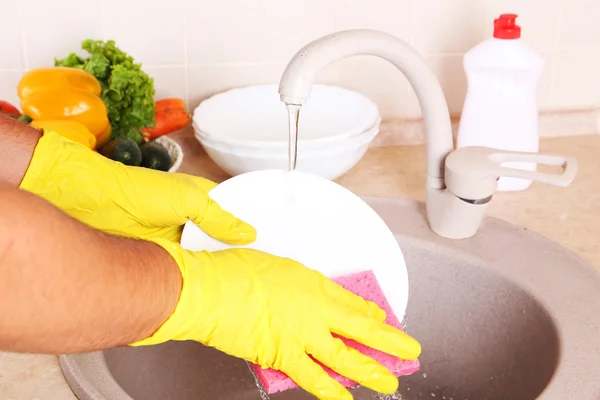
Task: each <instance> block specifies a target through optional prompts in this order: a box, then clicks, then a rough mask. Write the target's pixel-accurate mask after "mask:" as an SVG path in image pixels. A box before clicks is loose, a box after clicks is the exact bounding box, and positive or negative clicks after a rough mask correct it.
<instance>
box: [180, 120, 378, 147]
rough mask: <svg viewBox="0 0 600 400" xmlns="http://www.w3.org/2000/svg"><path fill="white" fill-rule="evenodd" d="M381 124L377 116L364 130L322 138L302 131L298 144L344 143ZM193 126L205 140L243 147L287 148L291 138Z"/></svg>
mask: <svg viewBox="0 0 600 400" xmlns="http://www.w3.org/2000/svg"><path fill="white" fill-rule="evenodd" d="M380 124H381V118H377V120H375V121H374V122H373V124H372V125H371V126H370V127H368V128H367V129H365V130H364V131H362V132H353V133H349V134H346V135H338V136H329V137H324V138H320V139H303V138H302V132H299V133H298V145H304V146H307V145H310V146H323V145H329V144H333V143H336V142H337V143H342V142H345V141H347V140H351V139H354V138H355V137H357V136H360V135H363V134H365V133H367V132H372V131H373V130H374V129H379V125H380ZM192 127H193V129H194V134H195V136H196V137H197V138H202V139H204V140H207V141H210V142H212V143H221V144H227V145H230V146H241V147H249V148H250V147H251V148H261V149H263V148H283V147H285V148H287V147H288V143H289V138H288V137H286V138H285V140H282V141H278V142H275V141H271V142H263V141H259V140H240V139H230V138H225V137H218V136H214V135H210V134H207V133H206V132H203V131H202V130H201V129H199V128H198V127H197V126H196V125H195V124H194V123H192Z"/></svg>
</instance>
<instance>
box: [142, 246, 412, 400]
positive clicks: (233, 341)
mask: <svg viewBox="0 0 600 400" xmlns="http://www.w3.org/2000/svg"><path fill="white" fill-rule="evenodd" d="M153 241H154V242H155V243H157V244H158V245H160V246H162V247H163V248H164V249H166V250H167V251H168V252H169V253H170V254H171V256H172V257H173V258H174V259H175V261H176V262H177V264H178V266H179V268H180V270H181V274H182V277H183V290H182V292H181V295H180V299H179V302H178V304H177V306H176V308H175V311H174V312H173V314H172V315H171V316H170V317H169V319H167V321H165V322H164V323H163V324H162V326H161V327H159V328H158V330H157V331H156V332H155V333H154V334H153V335H152V336H151V337H149V338H147V339H144V340H141V341H139V342H137V343H133V344H132V345H133V346H140V345H151V344H158V343H162V342H165V341H169V340H195V341H198V342H200V343H203V344H205V345H207V346H211V347H214V348H217V349H219V350H221V351H223V352H225V353H227V354H229V355H232V356H235V357H238V358H242V359H245V360H247V361H251V362H253V363H256V364H258V365H260V366H261V367H263V368H274V369H277V370H280V371H282V372H284V373H285V374H286V375H288V376H289V377H290V378H292V379H293V380H294V381H295V382H296V383H297V384H298V385H299V386H301V387H303V388H304V389H305V390H307V391H308V392H310V393H311V394H313V395H314V396H317V397H318V398H319V399H328V400H332V399H352V395H351V394H350V392H348V391H347V390H346V389H344V387H343V386H342V385H341V384H339V383H338V382H336V381H335V380H333V379H332V378H331V377H329V375H328V374H327V373H326V372H325V371H324V370H323V369H322V368H321V367H320V366H319V365H318V364H316V363H315V362H314V361H313V360H311V358H310V357H309V356H308V355H309V354H310V355H311V356H313V357H314V358H315V359H317V360H319V361H320V362H321V363H323V364H324V365H326V366H328V367H330V368H331V369H333V370H334V371H336V372H338V373H339V374H341V375H343V376H346V377H348V378H350V379H352V380H354V381H356V382H358V383H359V384H361V385H363V386H366V387H369V388H371V389H373V390H376V391H379V392H382V393H386V394H391V393H394V392H395V391H396V390H397V386H398V380H397V378H396V377H394V375H393V374H392V373H391V372H390V371H389V370H387V369H386V368H384V367H383V366H381V365H380V364H378V363H377V362H376V361H374V360H373V359H371V358H369V357H367V356H365V355H363V354H362V353H360V352H358V351H357V350H354V349H352V348H349V347H346V346H345V345H344V343H343V342H342V341H341V340H339V339H337V338H334V337H333V336H332V335H331V333H335V334H338V335H340V336H343V337H346V338H351V339H354V340H356V341H358V342H361V343H363V344H366V345H368V346H370V347H372V348H375V349H378V350H381V351H384V352H386V353H389V354H392V355H395V356H398V357H401V358H403V359H408V360H413V359H416V358H417V357H418V356H419V354H420V352H421V346H420V345H419V343H418V342H417V341H416V340H414V339H413V338H411V337H410V336H408V335H407V334H405V333H403V332H402V331H399V330H397V329H395V328H393V327H391V326H389V325H387V324H385V323H384V322H383V321H384V320H385V317H386V315H385V312H384V311H383V310H382V309H380V308H379V307H378V306H377V305H376V304H374V303H372V302H368V301H365V300H364V299H363V298H361V297H359V296H356V295H354V294H353V293H351V292H350V291H347V290H346V289H344V288H342V286H340V285H338V284H336V283H334V282H333V281H331V280H329V279H327V278H326V277H325V276H323V275H322V274H321V273H319V272H317V271H314V270H312V269H309V268H307V267H304V266H303V265H302V264H299V263H298V262H295V261H292V260H290V259H284V258H280V257H276V256H273V255H270V254H267V253H263V252H260V251H258V250H252V249H240V248H235V249H227V250H222V251H216V252H212V253H211V252H206V251H203V252H192V251H188V250H185V249H183V248H182V247H181V246H179V245H178V244H176V243H173V242H169V241H166V240H163V239H160V238H158V239H154V240H153Z"/></svg>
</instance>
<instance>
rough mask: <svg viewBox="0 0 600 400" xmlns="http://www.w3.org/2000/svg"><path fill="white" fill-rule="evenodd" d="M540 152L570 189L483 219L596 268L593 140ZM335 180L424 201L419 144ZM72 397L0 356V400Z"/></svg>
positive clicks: (599, 244) (599, 162) (48, 369)
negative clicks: (562, 162)
mask: <svg viewBox="0 0 600 400" xmlns="http://www.w3.org/2000/svg"><path fill="white" fill-rule="evenodd" d="M177 140H178V141H179V142H180V143H181V144H182V147H183V148H184V153H185V159H184V163H183V164H182V167H181V169H180V172H185V173H192V174H197V175H202V176H204V177H206V178H209V179H212V180H214V181H217V182H221V181H223V180H225V179H227V178H228V176H227V175H226V174H225V173H224V172H222V171H221V170H220V169H219V168H218V167H217V166H216V165H215V164H214V163H213V162H212V161H211V160H210V159H209V158H208V156H207V155H206V153H204V151H203V150H202V149H201V147H200V146H199V145H198V144H197V142H195V140H194V139H193V138H192V137H189V136H185V135H182V136H179V137H177ZM540 151H542V152H551V153H563V154H569V155H572V156H575V157H577V158H578V160H579V173H578V176H577V178H576V179H575V181H574V182H573V184H572V185H571V186H570V187H568V188H556V187H551V186H546V185H542V184H537V183H534V184H533V185H532V186H531V187H530V188H529V189H528V190H526V191H523V192H515V193H497V194H496V196H495V198H494V199H493V200H492V203H491V204H490V207H489V209H488V215H489V216H492V217H496V218H500V219H503V220H505V221H508V222H511V223H514V224H516V225H520V226H523V227H525V228H528V229H531V230H533V231H536V232H538V233H540V234H542V235H544V236H546V237H548V238H549V239H551V240H553V241H555V242H557V243H559V244H561V245H563V246H565V247H566V248H568V249H570V250H572V251H573V252H575V253H576V254H578V255H579V256H580V257H582V258H583V259H585V260H586V261H588V262H589V263H591V264H592V265H594V266H595V267H596V268H598V269H600V240H599V238H600V218H598V216H599V215H600V175H599V173H600V135H590V136H576V137H573V136H569V137H558V138H546V139H542V141H541V148H540ZM594 176H595V177H594ZM337 182H338V183H340V184H341V185H343V186H345V187H346V188H348V189H350V190H351V191H353V192H354V193H356V194H358V195H360V196H382V197H400V198H410V199H416V200H423V199H424V194H425V192H424V183H425V147H424V146H421V145H419V146H389V147H373V148H371V149H370V150H369V151H368V152H367V154H366V155H365V156H364V158H363V159H362V160H361V161H360V162H359V164H358V165H357V166H356V167H355V168H353V169H352V170H351V171H350V172H348V173H347V174H346V175H344V176H343V177H341V178H340V179H338V181H337ZM74 399H75V396H74V395H73V394H72V392H71V390H70V389H69V387H68V385H67V383H66V381H65V380H64V378H63V376H62V373H61V371H60V367H59V365H58V361H57V358H56V357H54V356H46V355H31V354H12V353H2V352H0V400H74Z"/></svg>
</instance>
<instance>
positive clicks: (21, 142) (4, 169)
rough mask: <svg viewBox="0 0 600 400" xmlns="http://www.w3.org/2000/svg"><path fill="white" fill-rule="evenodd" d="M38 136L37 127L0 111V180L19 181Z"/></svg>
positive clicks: (11, 182)
mask: <svg viewBox="0 0 600 400" xmlns="http://www.w3.org/2000/svg"><path fill="white" fill-rule="evenodd" d="M40 137H41V133H40V131H38V130H37V129H35V128H32V127H31V126H29V125H27V124H25V123H23V122H21V121H18V120H16V119H14V118H11V117H8V116H6V115H3V114H1V113H0V160H2V162H1V163H0V182H2V181H5V182H8V183H10V184H11V185H12V186H15V187H16V186H18V185H19V184H20V183H21V180H22V179H23V176H25V172H26V171H27V167H28V166H29V162H30V161H31V157H32V156H33V151H34V150H35V146H36V145H37V142H38V140H39V138H40Z"/></svg>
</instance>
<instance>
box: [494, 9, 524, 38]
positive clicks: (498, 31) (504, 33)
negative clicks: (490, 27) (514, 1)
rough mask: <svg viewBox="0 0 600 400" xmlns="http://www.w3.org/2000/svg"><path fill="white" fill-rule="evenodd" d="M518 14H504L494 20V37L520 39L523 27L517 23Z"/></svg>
mask: <svg viewBox="0 0 600 400" xmlns="http://www.w3.org/2000/svg"><path fill="white" fill-rule="evenodd" d="M517 17H518V15H517V14H502V15H500V17H499V18H496V19H495V20H494V37H495V38H497V39H518V38H520V37H521V27H520V26H519V25H517V24H515V19H517Z"/></svg>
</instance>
